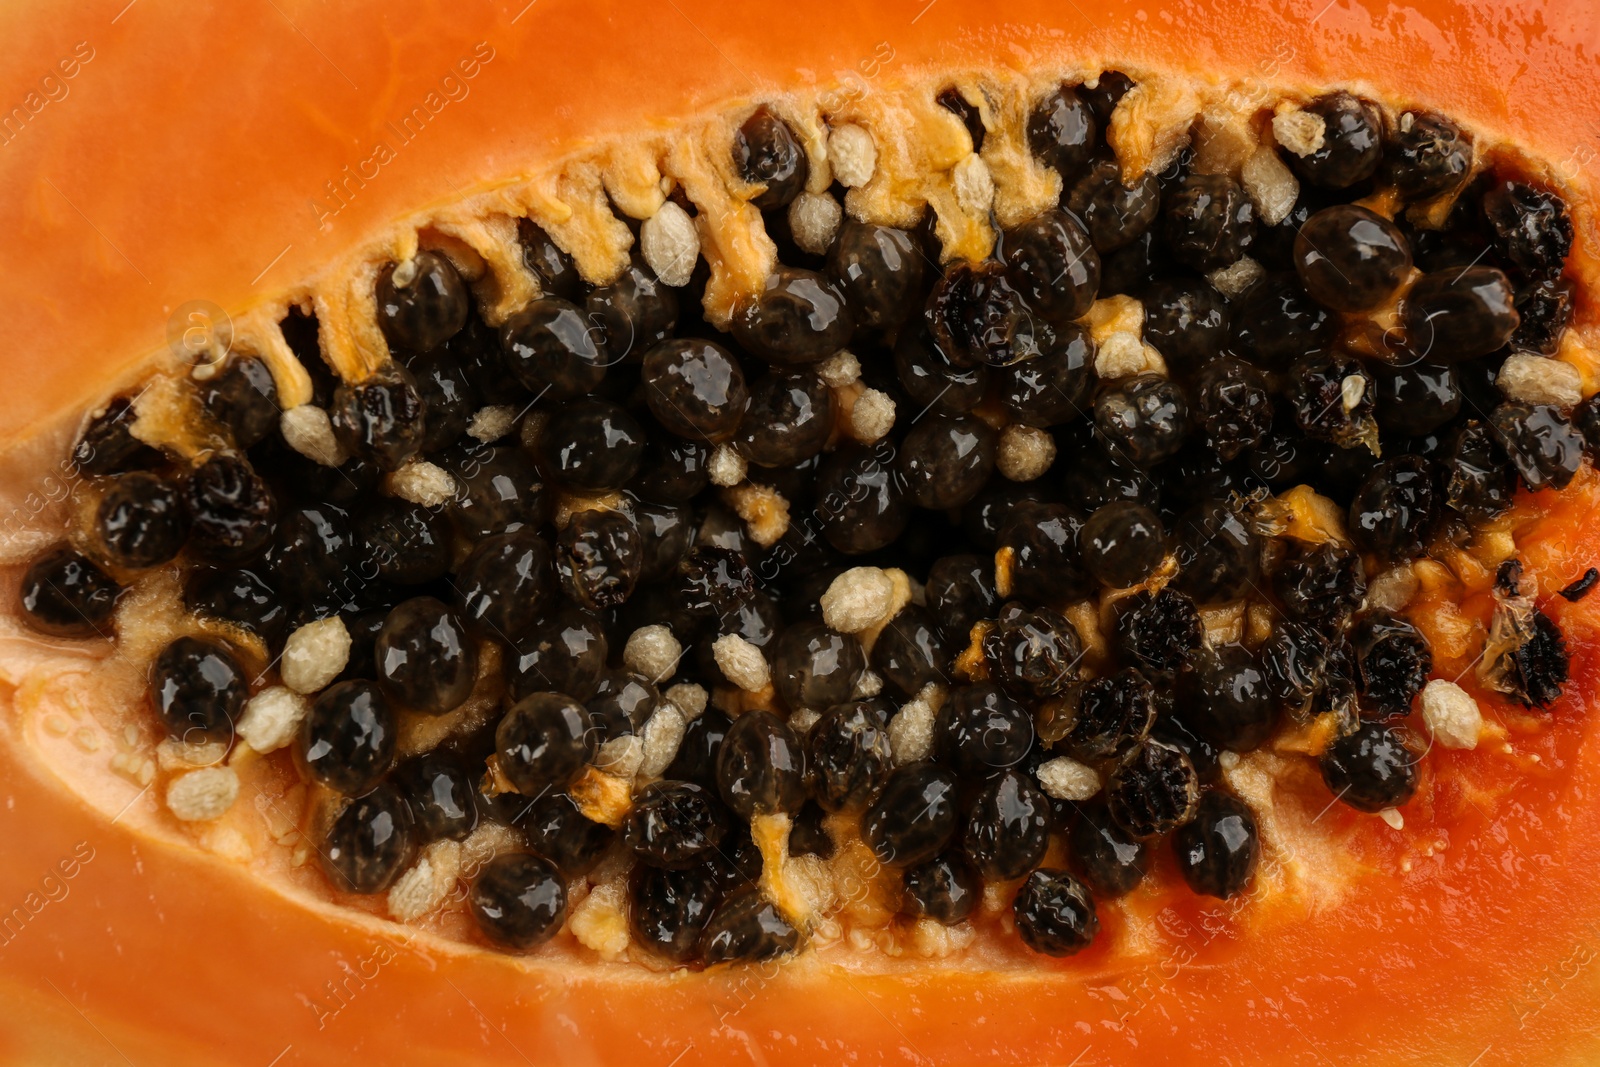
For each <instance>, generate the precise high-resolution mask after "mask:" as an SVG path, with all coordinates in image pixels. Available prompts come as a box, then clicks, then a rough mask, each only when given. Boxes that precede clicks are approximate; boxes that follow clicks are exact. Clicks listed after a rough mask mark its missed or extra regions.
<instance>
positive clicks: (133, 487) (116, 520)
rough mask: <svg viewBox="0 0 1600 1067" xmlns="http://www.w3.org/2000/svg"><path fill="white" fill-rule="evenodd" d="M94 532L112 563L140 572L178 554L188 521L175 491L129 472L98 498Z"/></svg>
mask: <svg viewBox="0 0 1600 1067" xmlns="http://www.w3.org/2000/svg"><path fill="white" fill-rule="evenodd" d="M95 530H96V533H97V534H98V535H99V538H100V543H101V544H102V545H103V546H104V549H105V553H106V556H107V558H108V559H109V560H110V561H111V562H112V563H114V564H116V565H117V566H119V567H127V568H129V569H143V568H145V567H154V566H156V565H157V564H161V563H165V562H167V561H168V560H170V559H172V558H173V557H174V556H176V555H177V554H178V553H179V552H180V551H182V549H183V545H184V541H185V539H186V538H187V537H188V534H189V517H188V513H187V510H186V509H185V508H184V505H183V498H182V496H181V495H180V493H179V491H178V487H177V486H175V485H173V484H172V483H171V482H169V481H167V480H166V479H164V478H162V477H160V476H159V475H155V474H150V473H148V472H145V471H135V472H133V473H131V474H123V475H120V476H118V477H117V479H116V480H115V481H114V482H113V483H112V484H111V487H110V488H109V489H108V490H107V491H106V494H105V496H103V497H101V499H100V507H99V510H98V511H97V512H96V513H95Z"/></svg>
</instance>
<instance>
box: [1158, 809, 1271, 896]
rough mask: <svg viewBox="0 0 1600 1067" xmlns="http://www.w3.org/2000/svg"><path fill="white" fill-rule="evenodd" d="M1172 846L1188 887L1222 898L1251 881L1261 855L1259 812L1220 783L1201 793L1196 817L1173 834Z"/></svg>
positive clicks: (1232, 893)
mask: <svg viewBox="0 0 1600 1067" xmlns="http://www.w3.org/2000/svg"><path fill="white" fill-rule="evenodd" d="M1172 847H1173V851H1174V852H1175V853H1176V854H1177V857H1178V870H1179V871H1180V872H1182V874H1183V879H1184V881H1186V882H1188V883H1189V888H1190V889H1192V890H1194V891H1195V892H1196V893H1200V894H1202V895H1204V896H1209V897H1217V898H1218V899H1220V900H1227V899H1228V898H1229V897H1232V896H1234V895H1235V894H1236V893H1240V892H1243V891H1244V890H1245V889H1247V888H1248V887H1249V885H1250V883H1251V880H1252V879H1253V878H1254V877H1255V872H1256V866H1257V864H1258V863H1259V862H1260V858H1261V840H1260V833H1259V831H1258V830H1257V828H1256V819H1255V816H1254V815H1253V814H1252V813H1251V811H1250V809H1249V807H1247V806H1246V805H1245V803H1244V802H1243V801H1241V800H1240V799H1239V798H1238V797H1236V796H1234V795H1233V794H1231V793H1227V792H1224V791H1222V790H1220V789H1210V790H1207V791H1206V794H1205V795H1204V796H1203V797H1201V798H1200V804H1199V806H1198V808H1197V809H1196V811H1195V816H1194V819H1193V821H1191V822H1190V823H1189V824H1188V825H1187V826H1184V827H1182V828H1180V829H1179V830H1178V832H1177V833H1176V834H1174V835H1173V838H1172Z"/></svg>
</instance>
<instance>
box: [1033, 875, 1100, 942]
mask: <svg viewBox="0 0 1600 1067" xmlns="http://www.w3.org/2000/svg"><path fill="white" fill-rule="evenodd" d="M1011 910H1012V913H1013V915H1014V916H1015V918H1016V922H1017V934H1018V936H1019V937H1021V938H1022V941H1023V943H1024V944H1026V945H1027V946H1028V947H1029V948H1031V949H1033V950H1034V951H1035V952H1041V953H1044V954H1045V955H1047V956H1072V955H1076V954H1077V953H1079V952H1081V951H1083V950H1084V949H1086V948H1088V947H1089V944H1090V942H1092V941H1093V940H1094V939H1095V935H1096V934H1098V933H1099V932H1100V917H1099V916H1098V915H1097V914H1095V908H1094V898H1093V897H1092V896H1090V895H1089V890H1088V888H1087V887H1086V886H1085V885H1084V884H1083V883H1082V882H1080V881H1078V879H1077V878H1076V877H1074V876H1073V875H1072V874H1071V873H1069V872H1067V871H1063V870H1037V871H1034V872H1033V873H1032V874H1030V875H1028V877H1027V879H1026V880H1025V881H1024V882H1023V883H1022V888H1021V889H1019V890H1018V891H1017V896H1016V899H1015V900H1014V901H1013V902H1012V909H1011Z"/></svg>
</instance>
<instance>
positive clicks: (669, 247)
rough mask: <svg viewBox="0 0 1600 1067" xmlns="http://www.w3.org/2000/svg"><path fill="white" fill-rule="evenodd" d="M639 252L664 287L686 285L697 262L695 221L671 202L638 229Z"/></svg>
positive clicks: (698, 235) (698, 249)
mask: <svg viewBox="0 0 1600 1067" xmlns="http://www.w3.org/2000/svg"><path fill="white" fill-rule="evenodd" d="M639 250H640V252H641V253H642V254H643V255H644V261H645V263H646V264H648V265H649V267H650V269H651V270H652V271H654V272H655V275H656V277H657V278H659V279H661V283H662V284H663V285H671V286H674V287H676V286H682V285H688V284H689V279H690V278H691V277H693V276H694V267H695V264H696V263H697V262H699V259H700V234H699V231H697V230H696V229H695V225H694V219H692V218H690V217H689V213H688V212H687V211H685V210H683V208H681V207H679V206H678V205H677V204H676V203H674V202H673V201H671V200H668V201H666V202H665V203H664V204H662V205H661V208H660V210H658V211H657V212H656V213H655V214H654V215H652V216H650V217H649V218H648V219H645V220H644V224H643V225H642V226H640V227H639Z"/></svg>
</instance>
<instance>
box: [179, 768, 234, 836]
mask: <svg viewBox="0 0 1600 1067" xmlns="http://www.w3.org/2000/svg"><path fill="white" fill-rule="evenodd" d="M238 797H239V776H238V775H237V774H235V773H234V771H233V769H232V768H231V767H204V768H201V769H200V770H197V771H190V772H189V773H188V774H185V775H183V776H182V777H180V778H177V779H174V780H173V782H172V784H171V785H169V786H168V787H167V808H168V809H169V810H170V811H171V812H172V814H173V815H175V816H177V817H178V818H180V819H182V820H183V821H185V822H203V821H207V820H210V819H218V818H221V817H222V816H223V815H224V814H225V813H226V812H227V810H228V809H229V808H231V807H233V802H234V801H235V800H237V799H238Z"/></svg>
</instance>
